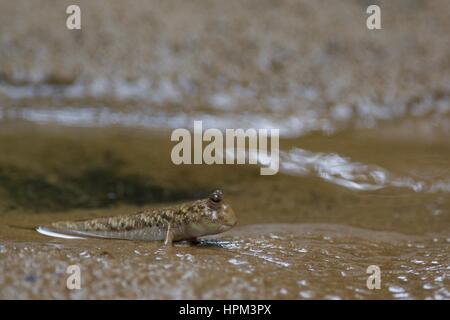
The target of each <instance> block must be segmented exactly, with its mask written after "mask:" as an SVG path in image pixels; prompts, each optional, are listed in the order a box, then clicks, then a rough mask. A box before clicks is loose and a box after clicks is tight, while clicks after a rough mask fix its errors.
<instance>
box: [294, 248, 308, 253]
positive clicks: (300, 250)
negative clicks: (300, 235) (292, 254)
mask: <svg viewBox="0 0 450 320" xmlns="http://www.w3.org/2000/svg"><path fill="white" fill-rule="evenodd" d="M294 251H297V252H301V253H306V252H308V250H306V249H305V248H301V249H294Z"/></svg>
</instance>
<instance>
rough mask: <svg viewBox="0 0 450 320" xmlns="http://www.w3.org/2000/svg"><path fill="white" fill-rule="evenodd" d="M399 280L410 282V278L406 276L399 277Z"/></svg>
mask: <svg viewBox="0 0 450 320" xmlns="http://www.w3.org/2000/svg"><path fill="white" fill-rule="evenodd" d="M397 279H399V280H402V281H404V282H407V281H408V278H407V277H405V276H398V277H397Z"/></svg>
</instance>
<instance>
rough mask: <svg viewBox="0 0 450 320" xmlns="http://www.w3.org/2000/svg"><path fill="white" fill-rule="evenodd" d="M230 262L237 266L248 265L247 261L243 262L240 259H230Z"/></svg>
mask: <svg viewBox="0 0 450 320" xmlns="http://www.w3.org/2000/svg"><path fill="white" fill-rule="evenodd" d="M228 262H229V263H231V264H233V265H235V266H239V265H242V264H247V261H242V260H238V259H234V258H232V259H229V260H228Z"/></svg>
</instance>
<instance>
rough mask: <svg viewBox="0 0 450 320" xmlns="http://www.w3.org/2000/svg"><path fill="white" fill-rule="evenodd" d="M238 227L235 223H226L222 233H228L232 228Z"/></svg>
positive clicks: (223, 225)
mask: <svg viewBox="0 0 450 320" xmlns="http://www.w3.org/2000/svg"><path fill="white" fill-rule="evenodd" d="M235 225H236V222H233V223H224V224H222V225H221V226H220V231H221V232H223V231H227V230H230V229H231V228H233V227H234V226H235Z"/></svg>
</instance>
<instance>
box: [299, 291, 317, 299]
mask: <svg viewBox="0 0 450 320" xmlns="http://www.w3.org/2000/svg"><path fill="white" fill-rule="evenodd" d="M298 295H299V296H300V297H301V298H304V299H311V298H312V297H313V296H314V292H312V291H311V290H305V291H300V292H299V293H298Z"/></svg>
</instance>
